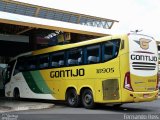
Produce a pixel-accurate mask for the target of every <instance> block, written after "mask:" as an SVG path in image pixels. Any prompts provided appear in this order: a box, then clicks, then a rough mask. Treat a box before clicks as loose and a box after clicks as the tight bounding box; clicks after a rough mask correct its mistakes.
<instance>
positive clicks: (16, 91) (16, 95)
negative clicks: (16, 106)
mask: <svg viewBox="0 0 160 120" xmlns="http://www.w3.org/2000/svg"><path fill="white" fill-rule="evenodd" d="M13 97H14V99H15V100H19V99H20V92H19V89H18V88H15V89H14V94H13Z"/></svg>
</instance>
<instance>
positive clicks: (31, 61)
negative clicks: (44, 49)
mask: <svg viewBox="0 0 160 120" xmlns="http://www.w3.org/2000/svg"><path fill="white" fill-rule="evenodd" d="M27 64H28V68H27V69H28V70H35V69H36V68H37V59H36V57H31V58H29V59H28V63H27Z"/></svg>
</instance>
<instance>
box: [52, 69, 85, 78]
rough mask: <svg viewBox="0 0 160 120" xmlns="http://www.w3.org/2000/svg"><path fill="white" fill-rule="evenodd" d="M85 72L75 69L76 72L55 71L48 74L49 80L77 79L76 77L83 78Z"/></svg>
mask: <svg viewBox="0 0 160 120" xmlns="http://www.w3.org/2000/svg"><path fill="white" fill-rule="evenodd" d="M84 75H85V70H84V69H83V68H80V69H76V70H72V69H69V70H56V71H51V72H50V77H51V78H59V77H78V76H84Z"/></svg>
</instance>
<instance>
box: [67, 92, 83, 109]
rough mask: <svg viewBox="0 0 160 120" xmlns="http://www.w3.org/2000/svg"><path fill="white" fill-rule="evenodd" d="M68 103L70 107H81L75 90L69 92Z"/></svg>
mask: <svg viewBox="0 0 160 120" xmlns="http://www.w3.org/2000/svg"><path fill="white" fill-rule="evenodd" d="M66 101H67V104H68V105H69V106H70V107H78V106H79V105H80V99H79V96H78V95H77V93H76V90H75V89H69V90H67V93H66Z"/></svg>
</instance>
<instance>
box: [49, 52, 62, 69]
mask: <svg viewBox="0 0 160 120" xmlns="http://www.w3.org/2000/svg"><path fill="white" fill-rule="evenodd" d="M51 66H52V67H63V66H65V62H64V52H57V53H53V54H52V55H51Z"/></svg>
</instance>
